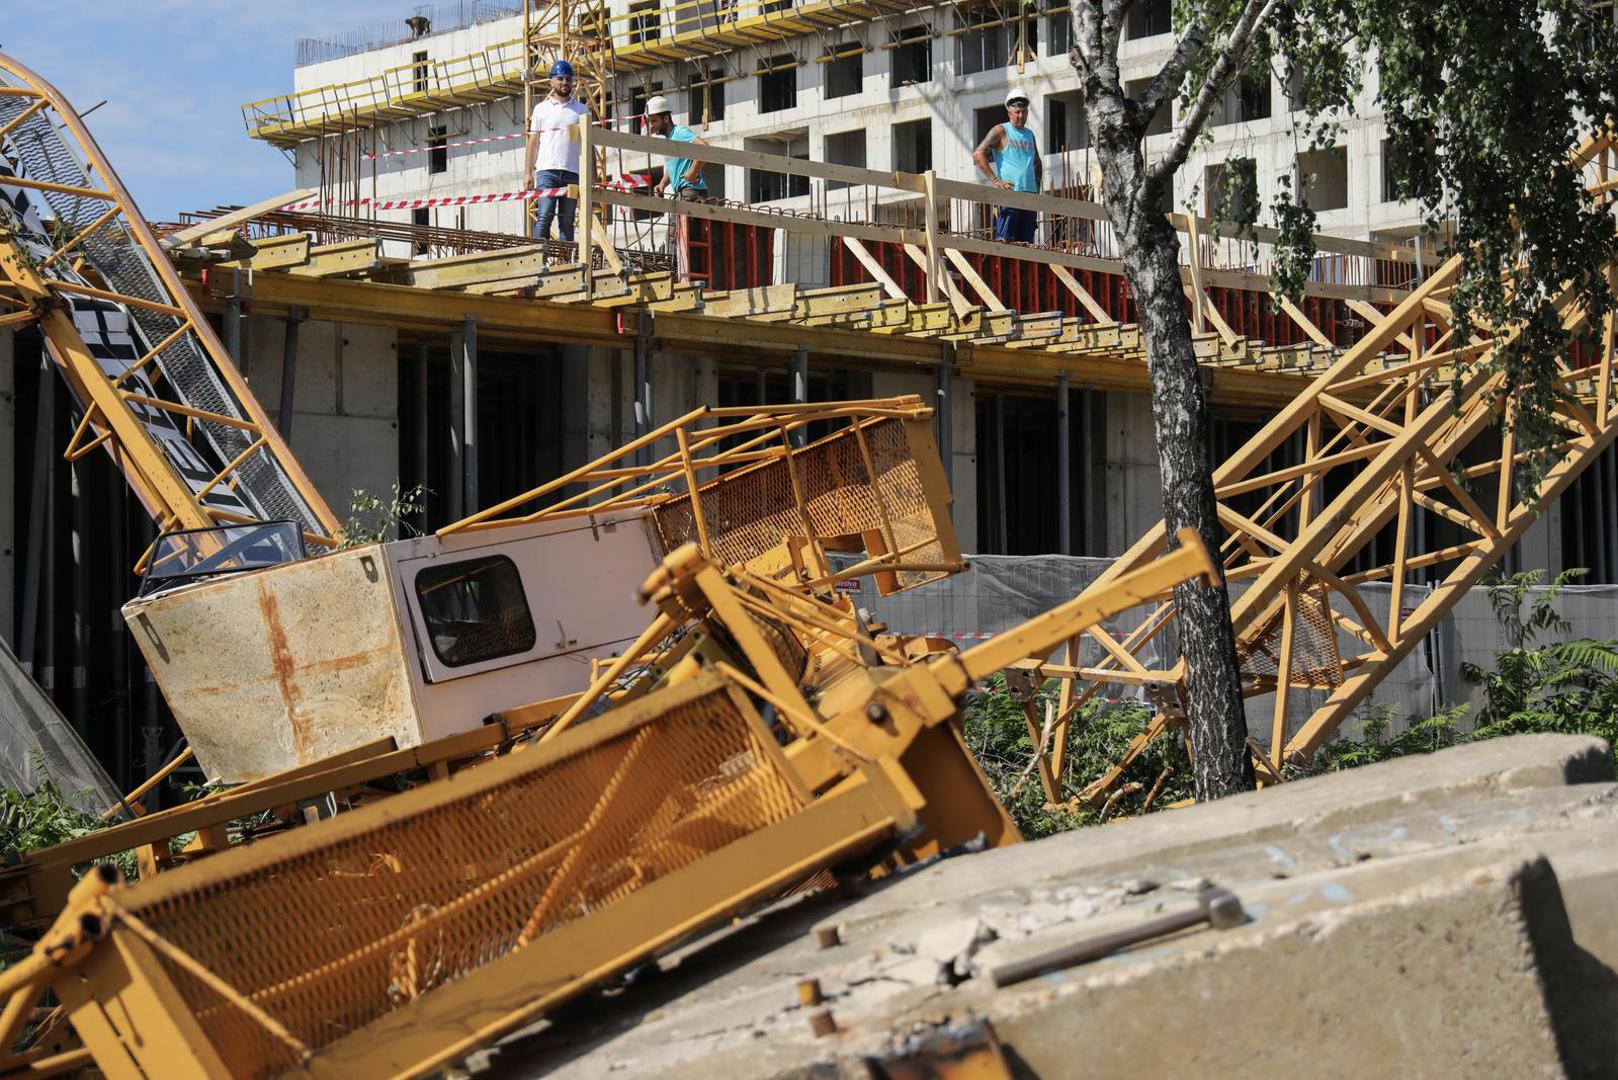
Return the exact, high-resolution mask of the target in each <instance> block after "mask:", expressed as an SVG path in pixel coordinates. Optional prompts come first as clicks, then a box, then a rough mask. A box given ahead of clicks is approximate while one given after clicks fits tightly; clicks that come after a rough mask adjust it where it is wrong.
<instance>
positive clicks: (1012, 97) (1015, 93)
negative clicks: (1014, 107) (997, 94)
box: [1006, 86, 1033, 107]
mask: <svg viewBox="0 0 1618 1080" xmlns="http://www.w3.org/2000/svg"><path fill="white" fill-rule="evenodd" d="M1018 100H1022V101H1032V100H1033V99H1032V98H1030V97H1029V96H1028V91H1026V90H1024V89H1023V88H1022V87H1020V86H1013V87H1012V88H1011V89H1010V90H1007V91H1006V105H1007V106H1008V107H1009V106H1010V105H1011V103H1012V102H1013V101H1018Z"/></svg>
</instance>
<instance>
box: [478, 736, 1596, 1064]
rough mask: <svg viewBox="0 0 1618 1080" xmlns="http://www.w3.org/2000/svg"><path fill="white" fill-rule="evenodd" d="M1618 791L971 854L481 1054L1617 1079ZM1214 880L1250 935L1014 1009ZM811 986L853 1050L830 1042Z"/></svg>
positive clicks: (1507, 766) (1461, 772)
mask: <svg viewBox="0 0 1618 1080" xmlns="http://www.w3.org/2000/svg"><path fill="white" fill-rule="evenodd" d="M1612 779H1613V778H1612V770H1611V758H1610V757H1609V755H1608V753H1607V750H1606V748H1605V746H1603V745H1602V744H1601V743H1600V742H1598V741H1596V740H1593V739H1582V738H1576V737H1571V736H1528V737H1521V738H1516V739H1508V740H1498V741H1494V742H1490V743H1481V744H1476V745H1472V746H1467V747H1461V748H1457V749H1454V750H1449V751H1445V752H1444V753H1441V754H1437V755H1432V756H1428V757H1422V758H1408V759H1404V760H1401V761H1396V762H1390V763H1387V764H1384V765H1379V766H1374V767H1370V768H1366V769H1360V770H1356V771H1353V772H1349V773H1339V774H1335V775H1332V776H1327V777H1321V778H1317V779H1313V780H1308V781H1301V782H1297V783H1293V784H1288V785H1286V786H1284V787H1282V788H1278V789H1275V790H1271V791H1265V792H1257V793H1253V794H1250V795H1243V796H1239V797H1237V798H1233V799H1228V800H1225V801H1223V802H1220V803H1217V804H1213V805H1210V806H1205V807H1195V808H1191V809H1187V810H1179V811H1172V812H1169V813H1163V814H1157V815H1153V816H1151V817H1147V818H1137V819H1131V820H1127V821H1123V822H1119V823H1117V824H1113V825H1108V826H1105V827H1101V828H1097V829H1091V830H1086V831H1081V832H1075V833H1069V834H1065V835H1062V836H1057V837H1052V838H1050V839H1047V840H1043V841H1040V842H1038V843H1032V844H1023V845H1017V846H1014V847H1011V848H1005V849H1001V850H998V851H991V852H985V853H982V854H979V855H971V856H963V857H960V858H956V859H951V860H948V861H945V862H943V863H939V864H936V865H934V866H932V867H929V868H925V869H921V870H918V871H916V872H914V873H910V874H906V875H903V876H901V877H900V878H899V879H897V880H894V881H891V882H888V883H886V884H885V885H882V886H870V887H868V888H867V889H866V890H865V891H864V893H863V895H859V896H856V897H814V898H808V899H805V900H802V901H799V902H798V903H796V904H787V905H782V906H780V907H778V908H776V909H774V910H772V911H769V912H765V913H762V914H761V915H759V916H756V917H754V918H753V919H750V920H747V921H746V922H745V923H743V924H739V925H737V926H735V927H732V928H730V929H729V930H728V931H727V932H724V933H721V934H718V935H715V936H714V937H713V938H711V939H710V940H709V941H707V942H705V943H703V945H704V947H702V948H687V949H685V950H682V951H681V952H680V953H676V954H674V955H671V956H669V957H666V958H665V959H664V961H663V963H662V964H661V965H660V966H659V967H658V969H656V970H649V971H644V972H642V973H640V974H639V976H638V977H637V978H635V979H633V980H632V981H631V982H630V983H629V984H628V985H625V986H623V987H619V988H615V989H613V990H612V991H610V992H607V993H601V994H597V995H594V996H592V997H590V998H587V999H585V1000H583V1001H580V1002H578V1003H575V1004H574V1005H573V1006H572V1007H570V1008H568V1009H566V1010H564V1011H562V1012H560V1013H558V1014H555V1015H554V1016H553V1017H551V1018H550V1019H549V1020H548V1021H545V1022H542V1023H540V1024H538V1025H535V1026H534V1027H533V1028H531V1029H529V1030H528V1031H526V1032H524V1033H522V1034H519V1035H518V1036H515V1037H513V1038H512V1039H510V1040H507V1042H506V1043H505V1044H503V1045H502V1046H500V1047H497V1048H495V1049H494V1050H492V1051H488V1052H485V1053H483V1054H481V1055H479V1056H478V1057H477V1058H475V1059H474V1060H473V1062H472V1063H471V1065H472V1066H473V1068H474V1071H476V1072H478V1073H481V1074H483V1075H486V1076H489V1077H519V1076H536V1075H540V1074H545V1075H550V1076H558V1077H568V1078H584V1077H604V1076H608V1075H614V1076H621V1075H626V1074H632V1075H636V1076H659V1077H701V1078H703V1080H709V1078H712V1077H717V1076H725V1077H731V1076H746V1077H785V1076H810V1075H816V1076H822V1075H824V1076H835V1075H848V1076H867V1075H880V1073H876V1072H873V1071H872V1069H871V1068H870V1066H869V1065H868V1064H867V1063H868V1061H869V1060H871V1059H873V1058H880V1056H881V1055H883V1054H885V1053H891V1052H892V1051H894V1050H895V1049H896V1048H900V1047H903V1046H904V1045H906V1043H907V1041H908V1040H910V1039H913V1038H916V1037H918V1036H920V1035H923V1034H925V1033H927V1032H929V1031H931V1030H934V1029H937V1028H939V1027H942V1026H947V1025H951V1024H959V1023H962V1022H964V1021H965V1020H967V1019H969V1018H972V1017H976V1016H986V1017H988V1018H989V1020H990V1021H991V1022H992V1023H993V1025H994V1027H995V1029H996V1031H997V1032H998V1034H999V1036H1000V1038H1001V1040H1002V1041H1003V1042H1004V1043H1005V1045H1006V1047H1007V1054H1008V1057H1009V1058H1010V1059H1011V1060H1012V1062H1013V1064H1014V1065H1015V1067H1016V1068H1017V1069H1018V1070H1026V1074H1027V1075H1038V1076H1076V1075H1081V1074H1083V1075H1111V1074H1114V1073H1119V1072H1122V1071H1124V1070H1125V1069H1129V1070H1146V1071H1148V1072H1149V1073H1152V1074H1159V1075H1163V1076H1206V1075H1216V1074H1225V1073H1235V1072H1237V1071H1241V1072H1243V1073H1247V1074H1253V1075H1280V1074H1282V1073H1287V1074H1293V1075H1298V1074H1302V1075H1309V1076H1351V1075H1352V1076H1364V1075H1377V1074H1383V1073H1387V1072H1392V1071H1394V1070H1397V1071H1398V1072H1400V1073H1402V1074H1404V1075H1407V1076H1440V1075H1443V1076H1450V1075H1455V1074H1457V1073H1463V1074H1471V1075H1499V1076H1508V1075H1509V1076H1561V1075H1572V1076H1608V1075H1615V1074H1618V1023H1615V1021H1618V976H1615V975H1614V973H1613V969H1614V966H1615V965H1618V903H1615V900H1618V785H1615V784H1614V783H1613V782H1612ZM1208 882H1212V883H1216V884H1218V885H1220V886H1223V887H1225V888H1228V889H1231V890H1232V891H1234V892H1235V893H1236V894H1237V895H1238V896H1239V897H1240V899H1241V901H1242V904H1243V907H1244V909H1245V911H1246V915H1247V918H1246V921H1245V922H1244V923H1243V924H1242V925H1240V926H1238V927H1236V928H1234V929H1229V930H1222V931H1218V930H1209V929H1206V928H1202V929H1192V930H1189V931H1184V932H1181V933H1179V934H1176V935H1173V936H1170V937H1166V938H1160V939H1155V940H1153V941H1150V942H1148V943H1145V944H1142V945H1140V946H1137V947H1135V948H1132V949H1129V950H1127V951H1124V952H1121V953H1117V954H1114V955H1112V956H1110V957H1108V958H1106V959H1103V960H1100V961H1097V962H1094V963H1090V964H1086V965H1082V966H1077V967H1071V968H1067V969H1064V970H1060V971H1056V972H1053V973H1051V974H1047V975H1044V976H1041V977H1038V978H1035V979H1032V980H1029V981H1027V982H1023V983H1019V984H1017V985H1013V986H1010V987H1007V988H1003V989H998V990H997V989H995V988H994V987H993V986H992V985H991V983H990V981H989V980H988V979H987V978H986V977H985V975H984V973H985V972H986V971H987V970H988V969H989V968H991V967H993V966H994V965H995V964H997V963H1000V962H1002V961H1004V960H1008V959H1014V958H1017V957H1021V956H1026V955H1029V954H1033V953H1038V952H1043V951H1044V950H1047V949H1049V948H1051V947H1054V946H1058V945H1061V944H1065V943H1068V942H1072V941H1075V940H1078V939H1082V938H1087V937H1090V936H1092V935H1095V934H1097V933H1103V932H1107V931H1111V930H1116V929H1120V928H1123V927H1127V926H1129V925H1132V924H1138V923H1139V922H1141V921H1142V920H1144V919H1147V918H1152V917H1155V916H1157V915H1160V914H1163V913H1164V912H1170V911H1176V910H1180V909H1182V908H1184V907H1187V906H1189V905H1192V904H1194V903H1195V896H1196V893H1197V891H1198V890H1199V889H1200V888H1201V887H1202V886H1203V885H1205V884H1206V883H1208ZM831 925H835V926H837V927H838V929H839V931H840V935H841V939H842V943H841V944H839V945H836V946H834V947H831V948H827V949H821V948H819V947H818V946H817V943H816V940H815V934H814V933H813V931H814V930H816V929H817V928H820V927H825V926H831ZM808 978H814V979H818V980H819V982H820V986H821V989H822V991H823V993H824V994H825V996H826V999H827V1006H828V1007H829V1008H830V1010H831V1013H832V1016H833V1017H834V1019H835V1021H836V1026H837V1031H836V1032H835V1033H834V1034H831V1035H827V1036H823V1037H817V1036H816V1035H815V1034H814V1033H813V1032H812V1031H811V1029H810V1025H809V1023H808V1016H809V1013H810V1012H811V1011H813V1010H811V1009H806V1008H805V1007H803V1006H801V1005H800V1004H799V1002H798V995H797V989H796V988H797V984H798V983H799V982H800V981H801V980H804V979H808Z"/></svg>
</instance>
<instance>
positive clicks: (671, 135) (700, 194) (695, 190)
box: [646, 94, 708, 202]
mask: <svg viewBox="0 0 1618 1080" xmlns="http://www.w3.org/2000/svg"><path fill="white" fill-rule="evenodd" d="M646 127H647V130H649V131H650V132H651V133H652V134H653V135H656V136H658V137H659V138H664V139H670V140H673V141H674V142H677V143H690V144H692V145H694V146H707V145H708V140H706V139H704V138H703V137H702V136H701V135H698V134H697V133H696V132H694V131H692V130H691V129H690V128H688V127H686V126H685V125H684V124H676V123H675V122H674V112H673V110H672V108H671V107H670V105H669V99H668V98H666V97H664V96H663V95H662V94H657V95H654V96H653V97H652V98H651V99H650V100H648V101H647V102H646ZM657 193H658V194H659V195H669V196H672V197H673V198H676V199H685V200H687V201H688V202H701V201H702V200H703V199H706V198H707V197H708V184H707V182H706V181H705V180H703V179H702V162H700V161H698V160H696V158H694V157H672V156H671V157H670V158H669V159H668V164H666V165H664V166H663V179H661V180H659V181H658V182H657Z"/></svg>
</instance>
